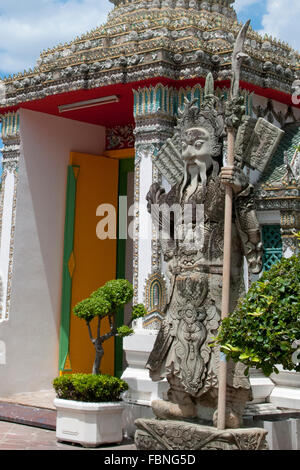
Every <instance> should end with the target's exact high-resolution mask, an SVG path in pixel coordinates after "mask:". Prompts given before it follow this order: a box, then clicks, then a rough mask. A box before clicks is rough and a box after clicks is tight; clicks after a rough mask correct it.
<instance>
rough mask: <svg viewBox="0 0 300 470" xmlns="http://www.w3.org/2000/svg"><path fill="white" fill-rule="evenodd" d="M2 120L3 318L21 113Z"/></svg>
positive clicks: (5, 316) (1, 315) (2, 316)
mask: <svg viewBox="0 0 300 470" xmlns="http://www.w3.org/2000/svg"><path fill="white" fill-rule="evenodd" d="M1 121H2V140H3V143H4V148H3V149H2V154H3V174H2V189H1V199H0V227H1V232H0V236H1V241H0V278H1V281H0V322H2V321H7V320H9V310H10V299H11V279H12V269H13V252H14V233H15V220H16V197H17V184H18V162H19V156H20V135H19V114H18V113H8V114H6V115H4V116H1Z"/></svg>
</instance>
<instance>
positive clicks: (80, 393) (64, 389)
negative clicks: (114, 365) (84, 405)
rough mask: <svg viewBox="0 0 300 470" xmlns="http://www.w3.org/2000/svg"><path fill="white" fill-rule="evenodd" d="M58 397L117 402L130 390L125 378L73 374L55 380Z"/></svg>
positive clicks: (84, 400) (62, 398)
mask: <svg viewBox="0 0 300 470" xmlns="http://www.w3.org/2000/svg"><path fill="white" fill-rule="evenodd" d="M53 387H54V390H55V391H56V394H57V398H60V399H61V400H74V401H82V402H91V403H101V402H115V401H119V400H120V399H121V394H122V393H123V392H125V391H126V390H128V384H127V383H126V382H124V380H121V379H118V378H117V377H111V376H109V375H91V374H71V375H63V376H62V377H57V378H56V379H54V381H53Z"/></svg>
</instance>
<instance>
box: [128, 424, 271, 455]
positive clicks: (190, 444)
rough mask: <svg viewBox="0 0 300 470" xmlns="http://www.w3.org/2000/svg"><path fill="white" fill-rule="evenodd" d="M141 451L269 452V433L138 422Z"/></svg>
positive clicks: (137, 442) (136, 437)
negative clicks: (267, 440) (267, 439)
mask: <svg viewBox="0 0 300 470" xmlns="http://www.w3.org/2000/svg"><path fill="white" fill-rule="evenodd" d="M135 424H136V426H137V428H138V429H137V431H136V433H135V444H136V446H137V449H138V450H267V448H268V446H267V442H266V435H267V431H266V430H265V429H261V428H245V429H242V428H240V429H226V430H225V431H219V430H218V429H216V428H213V427H210V426H203V425H201V424H196V423H188V422H183V421H167V420H165V421H164V420H156V419H138V420H137V421H136V423H135Z"/></svg>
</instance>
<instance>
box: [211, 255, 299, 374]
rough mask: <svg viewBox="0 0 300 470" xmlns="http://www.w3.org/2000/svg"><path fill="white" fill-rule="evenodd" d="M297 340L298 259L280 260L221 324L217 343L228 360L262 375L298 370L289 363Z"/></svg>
mask: <svg viewBox="0 0 300 470" xmlns="http://www.w3.org/2000/svg"><path fill="white" fill-rule="evenodd" d="M299 339H300V257H299V256H294V257H292V258H290V259H282V261H281V262H280V263H278V264H276V265H274V266H272V268H271V269H270V271H268V272H265V273H264V274H263V276H262V278H261V279H260V280H259V281H258V282H256V283H254V284H253V285H252V287H251V288H250V290H249V292H248V294H247V295H246V297H245V298H244V299H243V300H242V301H241V302H240V303H239V305H238V307H237V308H236V310H235V311H234V312H233V313H232V314H231V315H230V316H229V317H228V318H226V319H225V320H224V321H223V322H222V325H221V328H220V332H219V335H218V337H217V343H218V344H220V345H221V350H222V351H223V352H225V353H226V355H227V357H228V358H232V359H233V360H234V361H235V362H237V361H239V362H242V363H244V364H245V365H246V366H248V368H247V370H246V373H248V370H249V367H255V368H257V369H262V371H263V372H264V374H265V375H267V376H268V375H270V374H271V373H272V372H276V373H277V372H278V370H277V368H276V365H277V364H278V365H279V364H280V365H282V366H283V368H284V369H286V370H293V369H295V370H297V371H300V365H299V364H298V365H297V366H296V364H295V363H294V362H293V360H292V356H293V353H295V341H296V340H299Z"/></svg>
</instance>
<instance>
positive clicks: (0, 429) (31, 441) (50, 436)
mask: <svg viewBox="0 0 300 470" xmlns="http://www.w3.org/2000/svg"><path fill="white" fill-rule="evenodd" d="M3 450H7V451H9V450H15V451H21V450H39V451H41V450H56V451H58V450H66V451H68V450H73V451H74V450H75V451H76V450H81V451H82V450H93V451H99V450H100V451H101V450H102V451H108V450H113V451H115V450H118V451H123V450H124V451H136V447H135V445H134V443H133V442H132V441H124V442H123V443H122V444H120V445H113V446H103V447H102V446H101V447H98V448H97V449H84V448H83V447H81V446H79V445H72V444H67V443H60V442H57V440H56V433H55V431H50V430H47V429H41V428H34V427H30V426H25V425H22V424H16V423H9V422H5V421H0V451H3Z"/></svg>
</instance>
